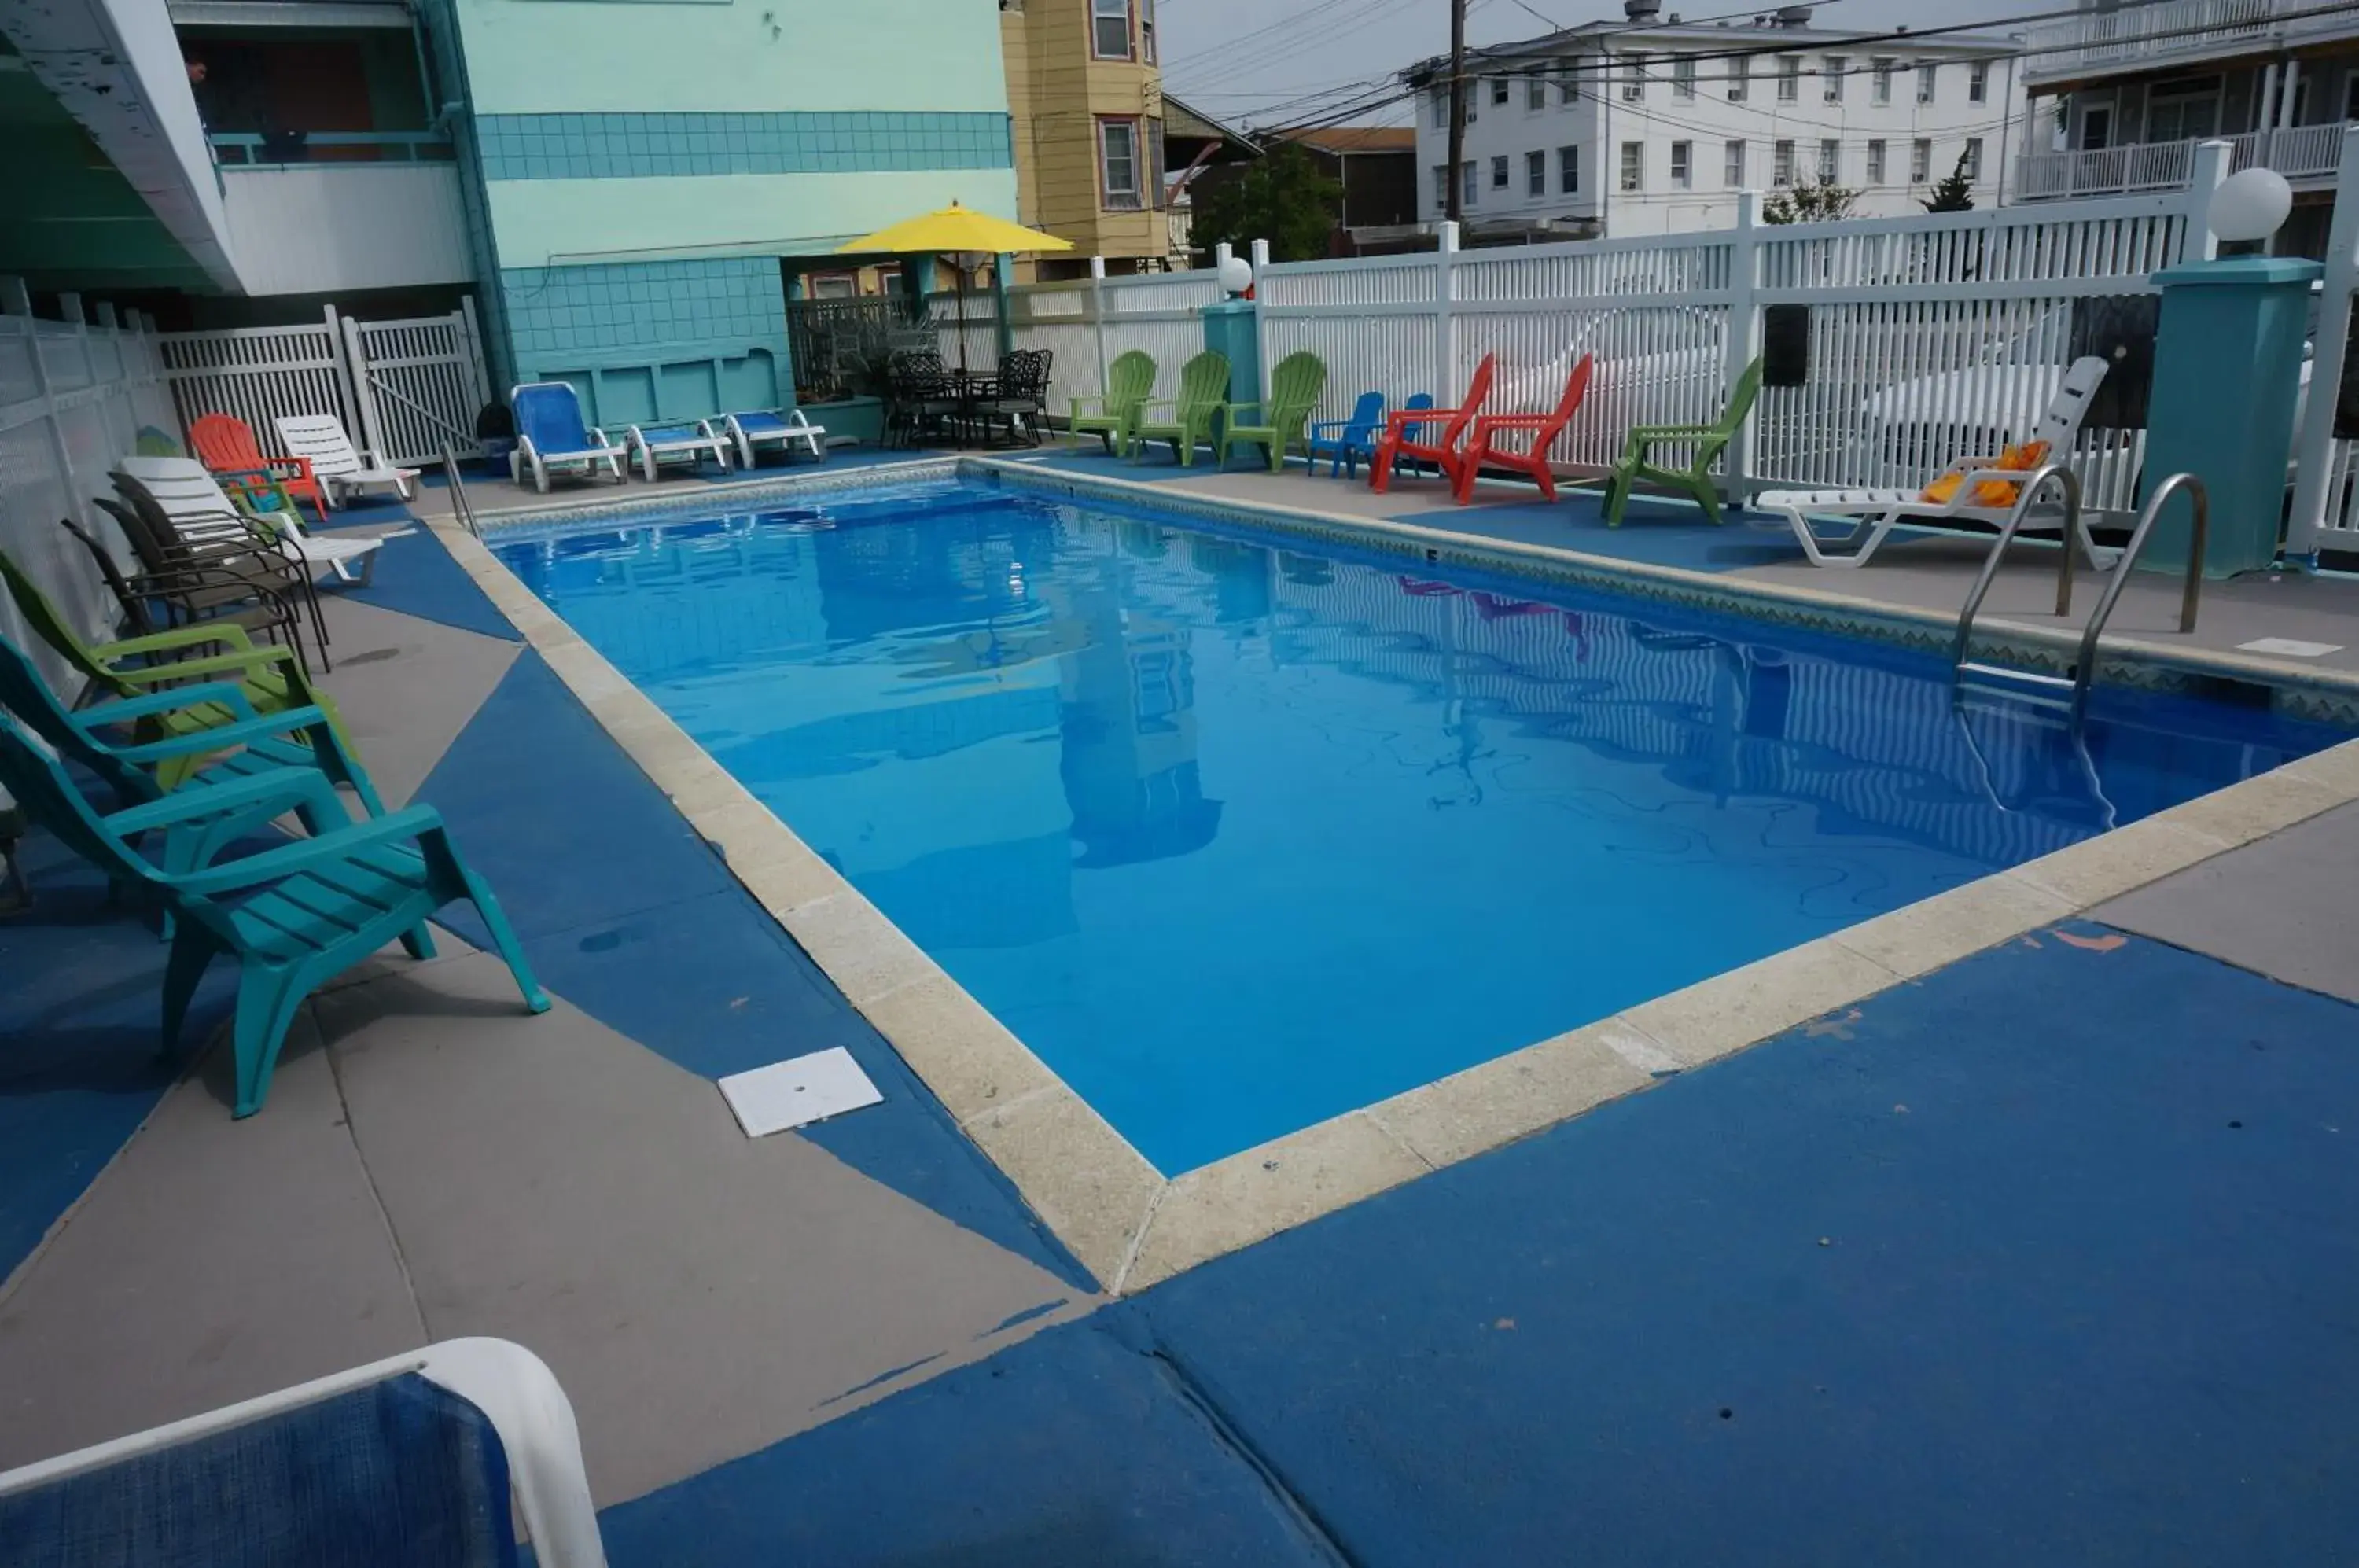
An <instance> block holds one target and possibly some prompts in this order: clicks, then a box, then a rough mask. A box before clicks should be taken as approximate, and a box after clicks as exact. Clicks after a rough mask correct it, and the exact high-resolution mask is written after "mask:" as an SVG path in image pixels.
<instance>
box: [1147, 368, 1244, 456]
mask: <svg viewBox="0 0 2359 1568" xmlns="http://www.w3.org/2000/svg"><path fill="white" fill-rule="evenodd" d="M1228 399H1229V356H1228V355H1227V354H1223V353H1221V352H1220V351H1219V350H1217V349H1209V348H1208V349H1206V350H1205V351H1204V352H1203V353H1201V354H1198V355H1197V356H1196V357H1195V358H1193V359H1191V360H1190V361H1189V362H1188V363H1187V364H1185V365H1181V366H1180V396H1178V397H1153V398H1149V399H1148V400H1147V403H1146V404H1145V405H1144V406H1142V407H1141V408H1140V409H1139V411H1138V423H1137V424H1136V426H1135V427H1133V429H1132V431H1131V438H1130V460H1131V462H1133V463H1136V462H1138V461H1140V460H1141V459H1142V458H1144V457H1146V455H1147V442H1148V441H1169V442H1170V443H1171V452H1172V455H1173V456H1175V457H1177V458H1178V459H1179V460H1180V467H1182V468H1187V467H1190V466H1191V465H1193V464H1194V463H1195V461H1196V443H1197V442H1199V441H1205V442H1209V441H1211V440H1212V422H1213V421H1214V420H1215V419H1219V418H1220V415H1221V409H1222V408H1223V406H1224V405H1226V404H1227V402H1228ZM1157 408H1169V409H1170V410H1171V417H1170V418H1169V419H1152V418H1149V415H1150V413H1151V412H1152V411H1153V410H1154V409H1157Z"/></svg>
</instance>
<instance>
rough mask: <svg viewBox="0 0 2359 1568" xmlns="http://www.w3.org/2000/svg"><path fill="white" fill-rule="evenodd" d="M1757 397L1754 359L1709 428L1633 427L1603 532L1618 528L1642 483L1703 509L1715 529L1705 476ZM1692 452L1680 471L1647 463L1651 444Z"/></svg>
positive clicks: (1714, 498)
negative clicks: (1686, 448) (1632, 492)
mask: <svg viewBox="0 0 2359 1568" xmlns="http://www.w3.org/2000/svg"><path fill="white" fill-rule="evenodd" d="M1760 395H1761V361H1760V360H1759V359H1758V358H1756V359H1755V360H1754V362H1753V363H1752V364H1751V365H1746V366H1745V374H1744V375H1742V376H1738V377H1737V378H1736V386H1735V387H1734V389H1732V390H1731V391H1730V392H1729V394H1728V407H1727V408H1725V409H1723V410H1722V412H1721V416H1720V422H1719V423H1718V424H1714V425H1638V426H1635V427H1633V429H1632V430H1631V431H1630V444H1629V445H1628V446H1626V447H1625V448H1624V449H1623V452H1622V461H1621V462H1619V463H1615V464H1614V477H1613V480H1612V481H1611V483H1609V484H1608V485H1606V486H1605V526H1606V527H1607V528H1620V527H1621V526H1622V509H1623V508H1624V507H1625V506H1628V505H1629V504H1630V486H1631V485H1635V484H1636V483H1637V482H1638V481H1639V480H1641V479H1643V480H1645V481H1647V483H1648V484H1650V485H1662V486H1664V487H1665V488H1666V489H1670V490H1684V491H1686V492H1687V493H1688V494H1689V495H1693V496H1694V497H1695V498H1696V500H1697V502H1698V504H1700V505H1701V506H1702V507H1703V515H1704V516H1705V517H1710V518H1711V519H1712V521H1713V522H1715V523H1717V522H1720V521H1721V520H1722V518H1721V515H1720V492H1719V491H1718V490H1717V489H1715V488H1714V487H1713V485H1712V475H1711V474H1710V472H1709V470H1710V469H1711V467H1712V459H1714V458H1716V457H1718V456H1719V455H1720V454H1721V452H1723V450H1724V449H1725V448H1726V447H1727V445H1728V443H1729V441H1730V440H1731V439H1732V438H1733V437H1734V435H1735V434H1736V431H1737V428H1738V427H1739V426H1741V425H1743V424H1744V423H1745V415H1747V414H1749V413H1751V412H1752V411H1753V399H1755V398H1756V397H1759V396H1760ZM1658 441H1661V442H1664V443H1666V444H1671V445H1681V446H1691V447H1692V449H1693V452H1694V456H1693V457H1692V458H1691V459H1690V461H1689V463H1688V464H1687V466H1686V467H1684V468H1665V467H1663V466H1661V465H1660V464H1658V463H1649V462H1647V448H1648V447H1650V446H1652V445H1654V444H1655V443H1656V442H1658Z"/></svg>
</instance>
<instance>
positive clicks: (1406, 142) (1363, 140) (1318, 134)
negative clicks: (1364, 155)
mask: <svg viewBox="0 0 2359 1568" xmlns="http://www.w3.org/2000/svg"><path fill="white" fill-rule="evenodd" d="M1277 135H1278V136H1281V137H1283V138H1284V139H1285V140H1287V141H1290V142H1300V143H1301V144H1302V145H1303V146H1304V147H1317V148H1318V149H1319V150H1320V151H1321V152H1332V153H1347V152H1407V153H1413V152H1415V151H1417V127H1416V126H1415V125H1326V126H1322V127H1320V128H1318V129H1314V130H1307V131H1279V132H1278V133H1277Z"/></svg>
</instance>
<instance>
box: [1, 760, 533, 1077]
mask: <svg viewBox="0 0 2359 1568" xmlns="http://www.w3.org/2000/svg"><path fill="white" fill-rule="evenodd" d="M0 788H5V789H6V790H7V791H8V793H10V794H11V795H13V796H15V797H16V800H17V801H18V803H19V804H21V805H22V806H23V807H24V808H25V810H26V811H27V814H28V815H29V816H31V818H32V819H33V821H34V822H38V823H39V824H40V825H41V826H43V827H46V828H47V829H49V832H51V833H55V834H56V835H57V836H58V838H59V839H60V840H61V841H62V842H63V843H64V844H65V845H66V847H67V848H69V849H71V850H72V851H73V852H74V853H75V854H77V855H81V856H82V857H83V858H84V859H85V860H88V861H89V862H91V864H92V865H93V866H97V867H98V868H99V869H100V870H102V871H103V872H104V873H106V875H107V876H108V877H112V878H114V880H115V881H117V882H119V883H130V884H134V885H137V886H141V887H147V888H149V889H152V890H153V891H154V892H155V893H156V894H157V895H158V897H159V898H161V899H162V900H163V902H164V904H165V905H166V907H167V908H168V909H170V910H171V912H172V913H173V914H174V915H175V916H176V917H177V930H176V931H174V933H173V937H172V951H171V955H170V957H169V958H168V960H167V961H166V964H165V967H164V1029H163V1049H164V1051H166V1052H167V1053H169V1052H170V1051H172V1050H173V1049H174V1047H176V1046H177V1045H178V1044H179V1038H180V1026H181V1024H182V1022H183V1021H185V1020H186V1018H188V1012H189V1003H190V999H191V998H193V997H194V996H195V995H196V991H197V983H198V982H199V981H200V980H201V979H203V978H204V974H205V971H206V969H207V968H209V967H210V966H211V965H212V961H213V960H214V959H215V958H218V957H220V956H221V955H222V954H223V953H229V954H233V955H234V956H235V957H236V959H237V961H238V965H239V974H238V985H237V1015H236V1019H235V1022H234V1025H233V1028H232V1038H233V1040H234V1047H235V1051H236V1069H237V1097H236V1104H235V1105H234V1115H236V1116H252V1115H253V1114H254V1113H255V1111H257V1110H260V1109H261V1108H262V1102H263V1098H264V1096H265V1095H266V1094H269V1092H270V1074H271V1071H272V1069H273V1068H275V1067H276V1066H277V1064H278V1052H279V1050H280V1048H281V1047H282V1046H284V1045H285V1044H286V1041H287V1030H288V1028H289V1027H290V1026H291V1025H292V1024H293V1023H294V1021H295V1010H296V1008H298V1007H300V1006H301V1005H302V1004H303V1000H304V998H305V997H307V996H310V994H311V993H312V992H314V991H316V990H318V989H319V988H320V987H321V985H325V984H327V983H328V982H329V981H331V980H332V979H334V978H335V977H336V976H337V975H342V973H343V972H344V971H346V970H347V969H351V968H353V966H354V965H356V964H360V963H362V962H363V961H364V960H365V959H367V958H368V957H369V956H370V955H371V954H372V953H375V952H376V950H377V949H379V948H381V947H383V946H384V945H385V944H386V942H390V941H392V940H393V939H395V938H396V937H398V938H400V939H401V944H402V946H403V947H405V948H406V949H408V952H409V954H410V956H411V957H413V958H431V957H432V956H433V955H434V941H433V938H432V937H431V936H430V935H429V933H428V931H427V929H426V918H427V917H428V916H429V915H431V914H432V913H434V911H435V910H437V909H441V908H442V907H443V906H444V905H445V904H451V903H455V902H457V901H458V900H460V899H462V898H464V899H467V900H469V901H470V902H472V903H473V905H474V906H475V909H476V910H477V912H478V913H480V914H481V915H482V916H483V917H484V926H485V927H486V928H487V929H488V930H489V931H490V932H491V935H492V944H493V946H494V947H495V949H496V950H497V951H498V953H499V955H500V956H501V957H502V958H504V959H506V961H507V965H508V972H509V973H510V974H511V975H515V976H516V987H517V989H519V990H520V991H522V992H523V993H524V1002H525V1007H526V1008H527V1010H528V1011H530V1012H535V1013H542V1012H547V1011H548V1010H549V996H548V995H547V994H546V993H545V992H543V991H542V990H541V988H540V985H539V983H538V981H536V980H535V979H534V978H533V975H532V968H531V965H530V964H527V962H526V960H525V955H524V949H523V948H522V947H521V946H520V945H519V944H518V943H517V942H516V933H515V932H514V931H511V930H510V929H509V928H508V922H507V918H506V916H505V915H503V914H501V913H500V907H499V903H498V901H497V900H496V899H495V898H493V897H492V890H491V889H490V888H489V887H485V886H484V884H483V882H482V881H481V880H479V879H478V878H477V877H476V876H475V874H474V873H473V872H472V871H470V870H469V869H468V868H467V865H466V863H465V862H464V861H462V860H461V859H460V858H459V851H458V847H457V846H456V845H454V844H452V843H451V834H450V831H449V830H448V829H447V828H445V827H444V826H443V825H442V819H441V817H440V814H439V813H437V812H436V811H435V810H434V808H433V807H431V806H411V807H409V808H408V809H407V810H406V811H395V812H393V813H391V814H390V815H387V816H383V817H377V818H375V819H373V820H371V821H369V822H362V823H357V824H352V825H347V826H344V827H339V828H332V830H331V831H330V832H327V833H321V834H320V835H319V836H317V837H315V838H307V839H299V840H297V841H295V842H294V843H291V844H287V845H285V846H284V847H282V848H278V849H268V850H265V851H263V852H262V853H261V854H259V855H247V856H245V858H243V859H239V860H232V861H229V862H226V863H224V864H223V865H220V866H204V867H201V868H200V869H197V870H193V871H180V872H171V871H165V870H162V869H159V868H158V867H157V866H153V865H151V864H149V862H147V860H146V859H144V858H143V857H141V856H140V855H138V854H137V853H136V851H134V850H133V849H132V847H131V844H130V842H129V840H128V839H127V838H126V837H125V834H126V833H141V832H146V831H148V830H151V829H157V828H162V829H166V830H168V829H169V828H170V827H171V826H172V825H173V824H174V823H176V822H181V821H183V820H188V819H190V818H193V817H196V816H207V817H210V816H212V815H213V814H215V813H218V812H220V811H240V812H246V813H255V814H266V816H269V817H275V816H277V815H279V814H281V813H283V812H287V811H297V812H299V813H302V814H304V815H306V816H307V818H309V819H310V820H312V821H321V822H325V821H329V820H330V813H331V812H333V813H337V814H339V815H340V814H341V813H342V802H340V801H338V800H336V796H335V789H334V787H333V786H332V785H331V784H330V783H329V782H328V779H327V776H326V775H325V774H323V773H321V772H320V771H319V770H318V769H317V768H274V769H272V770H270V771H268V772H263V773H256V774H254V775H252V776H250V777H247V778H243V779H230V780H227V781H225V782H223V783H221V784H217V785H202V786H200V787H198V788H195V789H181V790H178V791H176V792H174V793H173V794H170V795H168V796H166V797H165V798H164V799H162V800H157V801H154V802H152V803H151V804H148V805H145V806H139V807H135V808H133V809H132V810H131V811H117V812H114V813H113V814H112V815H106V816H103V815H101V814H100V813H99V812H98V811H96V810H95V809H93V808H92V805H91V803H90V802H89V801H88V800H85V799H84V798H83V796H82V791H81V790H80V789H77V788H76V787H75V786H74V783H73V780H72V779H71V778H69V777H68V775H67V773H66V770H65V766H64V764H63V763H62V762H60V760H59V758H58V756H57V754H56V753H55V752H53V751H51V750H50V749H49V747H48V746H45V745H44V744H42V742H41V741H40V740H39V739H38V737H36V736H35V735H33V733H32V732H31V731H30V730H28V729H27V728H25V727H24V726H23V725H21V724H18V723H17V722H16V720H15V719H12V718H8V717H5V716H0Z"/></svg>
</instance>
